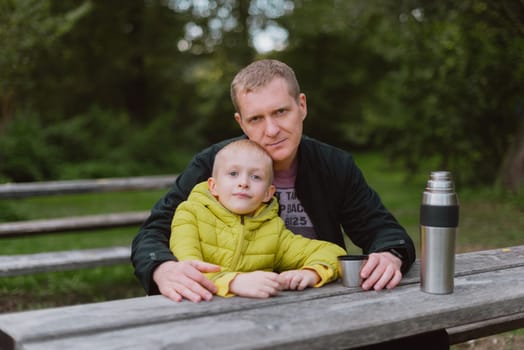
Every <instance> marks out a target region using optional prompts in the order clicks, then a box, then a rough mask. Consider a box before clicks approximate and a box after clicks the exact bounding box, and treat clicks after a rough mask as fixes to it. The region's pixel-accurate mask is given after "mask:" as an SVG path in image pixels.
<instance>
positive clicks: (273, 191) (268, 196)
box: [264, 185, 276, 202]
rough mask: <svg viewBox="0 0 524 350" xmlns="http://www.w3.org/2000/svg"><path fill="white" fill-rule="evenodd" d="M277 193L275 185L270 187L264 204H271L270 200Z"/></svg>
mask: <svg viewBox="0 0 524 350" xmlns="http://www.w3.org/2000/svg"><path fill="white" fill-rule="evenodd" d="M275 191H276V187H275V185H270V186H269V188H268V189H267V191H266V196H265V197H264V202H269V200H270V199H271V198H272V197H273V195H274V194H275Z"/></svg>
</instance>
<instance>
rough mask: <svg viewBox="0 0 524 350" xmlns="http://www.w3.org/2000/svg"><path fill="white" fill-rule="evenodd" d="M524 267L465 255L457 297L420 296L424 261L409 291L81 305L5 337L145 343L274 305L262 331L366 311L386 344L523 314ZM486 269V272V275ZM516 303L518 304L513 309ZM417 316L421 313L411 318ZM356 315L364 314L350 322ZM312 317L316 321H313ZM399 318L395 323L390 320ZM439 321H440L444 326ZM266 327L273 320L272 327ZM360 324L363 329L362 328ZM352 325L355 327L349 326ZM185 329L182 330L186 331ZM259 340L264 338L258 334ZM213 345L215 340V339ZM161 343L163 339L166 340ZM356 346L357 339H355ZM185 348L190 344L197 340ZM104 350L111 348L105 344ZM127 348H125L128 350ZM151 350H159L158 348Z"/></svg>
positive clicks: (514, 260) (9, 330) (14, 323)
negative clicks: (127, 339) (151, 333)
mask: <svg viewBox="0 0 524 350" xmlns="http://www.w3.org/2000/svg"><path fill="white" fill-rule="evenodd" d="M523 268H524V246H519V247H512V248H510V249H509V250H508V249H494V250H491V251H483V252H472V253H466V254H459V255H458V256H457V274H459V275H460V277H457V279H456V288H455V289H456V290H455V293H453V294H450V295H431V294H426V293H423V292H421V291H420V288H419V284H418V271H419V264H418V261H417V263H416V264H415V266H414V268H413V269H412V270H411V271H410V272H409V273H408V274H407V275H406V277H405V278H404V279H403V281H402V287H398V288H396V289H394V290H392V291H381V292H373V291H370V292H361V291H359V290H355V289H348V288H345V287H343V286H342V285H340V284H338V283H335V284H330V285H327V286H325V287H323V288H318V289H308V290H306V291H303V292H284V293H282V295H280V296H278V297H276V298H270V299H264V300H253V299H247V298H238V297H237V298H232V299H222V298H215V299H214V300H213V302H210V303H200V304H193V303H190V302H182V303H173V302H170V301H169V300H167V299H165V298H163V297H161V296H153V297H145V298H133V299H127V300H118V301H113V302H106V303H95V304H87V305H78V306H71V307H65V308H60V309H47V310H36V311H29V312H23V313H12V314H4V315H0V329H1V330H3V331H4V332H5V333H6V334H7V335H6V334H4V341H5V342H6V343H7V342H8V340H9V339H16V340H17V342H21V343H23V344H26V342H35V344H36V343H40V342H41V341H44V340H46V339H48V338H51V337H55V338H57V339H60V338H69V337H73V336H76V335H78V336H79V337H83V336H86V334H95V333H96V334H98V333H99V335H97V336H96V337H98V336H100V337H102V338H104V337H109V338H110V337H111V336H115V337H116V338H115V339H122V336H123V334H120V333H118V334H112V333H111V332H113V331H114V332H119V330H122V331H125V330H126V329H130V330H133V331H132V332H130V334H131V335H132V334H134V332H135V331H136V332H137V333H136V336H135V337H131V338H130V339H132V340H136V341H138V340H137V339H135V338H137V337H141V335H142V333H141V332H142V331H143V332H144V337H145V338H144V339H150V338H148V336H147V335H146V333H147V332H149V331H150V330H149V329H148V328H147V327H148V325H154V326H153V330H154V328H155V327H161V325H163V324H164V323H166V324H168V323H169V324H170V326H169V327H175V328H173V329H172V330H171V331H166V332H167V333H169V334H184V333H185V332H189V330H191V329H193V328H191V327H189V326H188V329H187V330H186V329H185V328H184V327H185V326H183V325H184V324H185V323H186V322H192V321H191V320H193V319H198V320H202V319H203V318H206V317H209V320H213V322H215V321H216V324H215V325H213V326H211V325H209V327H210V328H213V329H214V327H216V325H217V324H218V325H220V323H221V322H225V323H227V322H231V320H237V318H238V319H243V318H244V314H243V310H247V309H250V310H251V311H250V312H253V315H252V317H253V322H255V324H258V323H257V322H258V321H257V318H256V317H255V316H256V315H257V313H259V314H260V315H262V314H264V313H265V311H264V310H266V309H267V308H274V309H275V310H274V314H271V313H270V314H268V316H267V317H265V318H264V317H262V318H261V320H264V321H263V322H262V321H260V322H261V323H259V324H258V325H259V326H260V327H262V328H263V327H269V328H271V327H273V328H274V329H277V330H282V331H283V330H284V329H286V327H285V325H281V324H273V323H272V322H273V321H275V322H278V319H280V318H282V317H284V316H282V315H285V314H286V313H288V312H289V313H290V315H296V319H297V321H296V322H295V323H296V324H294V326H293V327H297V328H298V330H300V329H301V327H302V328H306V329H307V332H311V334H310V335H309V336H310V337H314V336H315V335H318V336H319V337H322V336H323V334H324V333H323V332H327V333H326V334H328V333H329V330H323V331H321V330H320V329H319V330H318V332H317V330H316V328H317V327H318V325H319V324H321V323H324V322H325V323H326V324H333V326H334V327H338V324H339V323H340V324H345V323H347V322H357V323H359V321H360V320H361V318H360V315H361V314H365V315H364V316H365V317H367V318H371V319H369V320H368V322H372V321H373V320H374V321H375V322H378V325H376V324H373V325H371V324H370V325H369V327H378V328H384V329H382V330H381V331H380V333H377V334H380V336H382V337H383V338H382V340H384V339H393V338H394V337H396V336H402V334H404V335H405V336H407V335H410V334H416V333H418V332H423V331H429V330H432V329H439V328H440V327H444V328H447V327H458V326H460V325H466V324H469V323H475V322H482V321H484V320H489V319H496V318H498V317H503V316H507V315H511V314H518V313H519V312H524V310H522V308H523V307H524V300H523V298H524V296H523V295H522V294H523V293H524V286H522V284H523V283H524V281H523V279H522V278H521V277H522V275H523V274H524V270H523ZM468 269H470V270H471V271H472V273H468ZM503 269H506V270H503ZM479 271H485V272H484V273H483V274H480V272H479ZM515 280H516V281H515ZM338 298H341V299H340V300H339V299H338ZM511 298H513V299H511ZM512 300H513V301H512ZM512 302H515V303H516V304H515V305H513V304H512ZM315 303H318V304H315ZM462 303H463V304H462ZM519 303H520V304H519ZM287 304H294V305H293V306H292V307H285V305H287ZM390 304H391V305H392V307H393V306H394V305H396V304H398V305H397V306H396V307H397V308H398V309H399V310H398V311H395V308H392V309H390ZM484 304H485V305H484ZM315 305H316V306H315ZM408 305H409V307H408ZM315 307H316V309H315ZM309 308H311V310H312V312H313V311H314V312H313V313H312V314H311V315H310V316H307V315H302V314H300V312H297V310H299V311H300V310H301V309H309ZM353 308H354V309H353ZM359 308H360V310H359ZM376 308H378V309H376ZM419 309H420V310H419ZM455 309H456V310H461V311H460V313H458V311H457V313H455V314H449V313H450V312H453V310H455ZM519 310H520V311H519ZM272 312H273V311H272ZM411 312H417V313H421V314H420V315H418V314H413V315H411ZM426 312H427V314H426ZM235 313H236V316H235V317H237V318H235V317H233V316H229V318H228V317H227V316H226V315H227V314H235ZM332 313H334V314H335V315H338V313H343V314H344V315H345V316H346V318H347V320H346V319H337V317H338V316H340V315H338V316H337V317H334V318H333V320H330V319H327V320H322V319H320V317H327V315H331V314H332ZM401 313H402V314H403V315H404V317H405V318H410V317H411V318H412V319H411V321H409V322H412V323H413V324H410V323H409V322H407V320H404V321H403V322H404V326H405V329H404V328H403V326H401V325H400V324H399V325H397V326H395V324H396V322H400V321H401V320H399V319H398V317H400V315H401ZM281 314H282V315H281ZM322 315H325V316H322ZM349 315H359V316H358V317H354V316H351V317H350V316H349ZM410 315H411V316H410ZM417 315H418V316H417ZM432 315H434V316H432ZM306 316H307V317H310V319H308V318H307V317H306ZM459 316H460V317H459ZM224 317H225V318H224ZM250 317H251V316H250ZM288 317H291V316H288ZM302 317H305V318H304V323H303V324H302V325H300V322H299V321H298V320H300V319H301V318H302ZM315 317H319V320H318V322H317V321H316V320H315ZM392 317H393V318H394V319H390V318H392ZM420 317H423V320H424V323H422V324H421V325H418V323H417V322H418V321H419V318H420ZM432 317H434V318H435V320H434V321H435V324H433V323H432V322H433V320H432ZM439 319H440V323H439V322H437V321H438V320H439ZM79 320H80V321H79ZM286 320H287V318H286ZM381 320H382V321H381ZM291 321H293V320H291ZM265 322H269V324H266V323H265ZM293 322H294V321H293ZM297 322H298V323H297ZM309 322H311V323H309ZM382 322H384V324H383V326H381V324H382ZM196 323H199V322H196ZM188 325H189V323H188ZM239 326H240V325H239ZM353 326H355V327H356V326H358V325H353ZM353 326H350V325H348V327H350V328H351V327H353ZM169 327H168V328H169ZM180 327H182V329H181V328H180ZM195 327H196V326H195ZM389 327H393V328H392V329H395V327H397V328H400V329H399V330H398V332H399V333H398V335H395V333H394V332H393V333H388V332H389V331H388V329H389ZM244 328H245V325H244V326H242V327H240V328H238V329H237V330H236V331H237V332H241V331H242V332H243V331H244ZM328 328H329V327H328ZM207 331H208V330H206V328H198V327H196V328H195V330H194V331H191V332H190V333H191V334H192V333H193V332H201V334H202V337H203V338H202V339H205V334H207ZM291 331H292V332H295V330H290V332H291ZM304 331H305V330H301V332H304ZM350 331H351V332H353V333H352V334H353V335H354V336H356V337H357V338H359V337H360V338H359V339H361V341H362V343H359V344H364V343H366V342H367V343H369V342H373V341H377V340H376V339H371V340H370V339H367V338H362V335H359V332H363V333H370V334H375V333H374V330H367V331H365V330H363V329H360V330H359V331H356V330H352V328H351V329H346V330H340V332H341V334H339V335H333V336H334V337H335V338H338V337H342V339H343V340H344V339H345V340H344V342H346V341H349V340H348V339H349V338H347V337H346V336H345V335H344V334H345V332H350ZM105 332H108V333H105ZM307 332H306V333H307ZM319 332H320V333H319ZM408 333H409V334H408ZM126 334H127V333H126ZM160 334H161V332H159V333H158V334H156V335H155V336H154V337H159V338H160ZM234 334H235V333H233V334H227V332H226V334H222V335H221V336H220V337H226V338H231V337H234ZM290 334H291V333H290ZM252 336H257V335H253V334H252ZM304 336H305V337H306V338H304V339H308V338H307V336H308V334H306V335H304ZM86 337H87V336H86ZM192 337H195V339H196V340H198V339H200V338H199V337H198V334H196V335H195V334H192ZM6 339H7V340H6ZM155 339H156V338H155ZM155 339H150V340H151V341H152V342H153V343H152V344H156V343H155V341H157V339H156V340H155ZM268 339H271V338H268ZM208 340H209V341H211V340H210V339H208ZM83 341H87V342H88V344H89V342H90V341H91V338H86V339H83V340H82V342H83ZM158 341H160V342H161V341H163V340H158ZM198 341H200V340H198ZM202 341H204V340H202ZM280 341H284V340H279V342H280ZM294 341H298V340H294ZM344 342H343V343H344ZM306 343H307V341H306ZM349 343H351V342H350V341H349ZM0 344H1V343H0ZM137 344H138V345H137V347H140V346H139V345H140V344H139V343H137ZM307 344H308V343H307ZM326 344H328V343H326ZM344 344H345V343H344ZM351 344H353V343H351ZM55 345H56V344H55ZM179 345H180V344H179ZM182 345H183V344H182ZM185 345H187V346H189V345H190V343H187V344H185ZM302 345H304V344H302ZM344 346H345V345H344ZM355 346H356V345H355ZM29 348H30V347H28V349H29ZM101 348H104V346H102V347H101ZM123 348H125V346H123ZM147 348H155V346H152V347H147ZM182 348H183V346H182ZM240 348H241V346H240ZM248 348H249V347H248Z"/></svg>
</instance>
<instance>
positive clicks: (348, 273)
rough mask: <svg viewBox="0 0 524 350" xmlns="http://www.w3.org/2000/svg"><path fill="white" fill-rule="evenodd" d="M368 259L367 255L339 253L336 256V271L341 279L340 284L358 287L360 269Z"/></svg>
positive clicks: (360, 281)
mask: <svg viewBox="0 0 524 350" xmlns="http://www.w3.org/2000/svg"><path fill="white" fill-rule="evenodd" d="M367 259H368V256H367V255H363V254H362V255H355V254H349V255H340V256H339V257H338V271H339V274H340V278H341V280H342V285H344V286H346V287H351V288H357V287H360V284H361V283H362V278H361V277H360V270H361V269H362V266H363V265H364V264H365V262H366V260H367Z"/></svg>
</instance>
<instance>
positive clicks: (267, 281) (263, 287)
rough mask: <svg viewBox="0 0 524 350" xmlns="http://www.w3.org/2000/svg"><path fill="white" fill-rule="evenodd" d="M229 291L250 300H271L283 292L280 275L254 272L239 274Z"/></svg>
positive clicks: (230, 285)
mask: <svg viewBox="0 0 524 350" xmlns="http://www.w3.org/2000/svg"><path fill="white" fill-rule="evenodd" d="M229 290H230V291H231V292H232V293H234V294H236V295H239V296H243V297H249V298H269V297H271V296H273V295H277V294H278V292H279V291H280V290H281V287H280V283H279V281H278V274H277V273H275V272H266V271H253V272H247V273H239V274H238V275H237V276H236V277H235V279H233V280H232V281H231V283H230V284H229Z"/></svg>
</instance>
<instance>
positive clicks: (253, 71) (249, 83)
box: [231, 59, 300, 112]
mask: <svg viewBox="0 0 524 350" xmlns="http://www.w3.org/2000/svg"><path fill="white" fill-rule="evenodd" d="M275 78H282V79H284V80H285V81H286V82H287V86H288V89H289V94H290V95H291V96H292V97H294V98H295V99H296V100H297V101H298V99H299V95H300V86H299V84H298V81H297V78H296V76H295V72H294V71H293V69H291V67H289V66H288V65H287V64H285V63H283V62H280V61H277V60H272V59H264V60H259V61H255V62H253V63H251V64H249V65H248V66H246V67H244V68H243V69H241V70H240V72H238V73H237V75H236V76H235V78H234V79H233V82H232V83H231V101H233V106H234V107H235V110H236V111H237V112H239V108H238V100H237V97H238V94H239V93H241V92H251V91H254V90H256V89H258V88H260V87H263V86H266V85H267V84H269V83H270V82H271V81H272V80H273V79H275Z"/></svg>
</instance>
